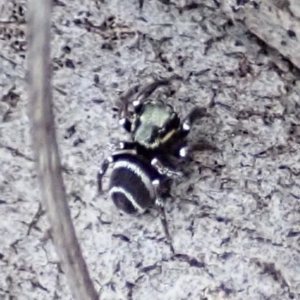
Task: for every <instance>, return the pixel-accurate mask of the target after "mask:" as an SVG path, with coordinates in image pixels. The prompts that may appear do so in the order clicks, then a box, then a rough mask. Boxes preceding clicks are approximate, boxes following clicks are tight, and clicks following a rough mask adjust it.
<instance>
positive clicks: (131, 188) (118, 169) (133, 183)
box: [109, 154, 157, 214]
mask: <svg viewBox="0 0 300 300" xmlns="http://www.w3.org/2000/svg"><path fill="white" fill-rule="evenodd" d="M155 177H157V172H156V171H155V170H154V168H152V166H151V165H149V164H146V163H145V162H144V161H142V160H141V159H140V158H139V157H137V156H133V155H128V154H126V155H125V154H124V155H121V156H119V157H118V158H117V160H116V161H115V163H114V166H113V171H112V174H111V177H110V184H109V194H110V197H111V198H112V200H113V202H114V203H115V205H116V206H117V207H118V208H119V209H121V210H122V211H124V212H126V213H130V214H132V213H142V212H144V211H145V210H146V209H148V208H150V207H151V206H153V205H154V203H155V198H156V194H155V190H154V187H153V185H152V180H153V179H154V178H155Z"/></svg>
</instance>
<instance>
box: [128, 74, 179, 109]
mask: <svg viewBox="0 0 300 300" xmlns="http://www.w3.org/2000/svg"><path fill="white" fill-rule="evenodd" d="M172 80H182V77H181V76H179V75H172V76H170V77H168V78H161V79H155V80H154V81H153V82H151V83H149V84H147V85H145V86H144V87H143V88H142V89H141V90H140V91H139V92H138V94H137V97H136V99H137V100H135V101H133V106H134V108H135V110H136V111H137V110H138V109H139V107H140V105H141V104H142V103H143V102H144V101H145V100H146V99H147V98H148V97H149V96H150V95H151V94H152V93H153V92H154V91H155V90H156V89H157V88H159V87H161V86H165V85H168V84H170V82H171V81H172Z"/></svg>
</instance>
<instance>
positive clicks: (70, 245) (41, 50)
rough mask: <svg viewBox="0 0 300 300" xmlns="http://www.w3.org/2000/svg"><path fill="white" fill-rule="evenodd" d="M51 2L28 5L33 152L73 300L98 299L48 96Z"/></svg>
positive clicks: (39, 0)
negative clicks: (65, 181)
mask: <svg viewBox="0 0 300 300" xmlns="http://www.w3.org/2000/svg"><path fill="white" fill-rule="evenodd" d="M51 2H52V1H51V0H29V1H28V42H29V53H28V78H29V99H30V102H31V105H30V119H31V122H32V138H33V148H34V151H35V155H36V158H37V171H38V175H39V183H40V188H41V190H42V198H43V203H44V204H45V207H46V209H47V214H48V217H49V220H50V224H51V229H52V230H51V232H52V237H53V241H54V244H55V247H56V251H57V253H58V255H59V258H60V260H61V262H62V266H63V269H64V271H65V274H66V277H67V281H68V283H69V287H70V290H71V292H72V294H73V297H74V299H78V300H79V299H80V300H83V299H84V300H89V299H93V300H96V299H98V296H97V293H96V291H95V288H94V286H93V283H92V281H91V278H90V275H89V273H88V269H87V266H86V264H85V261H84V259H83V256H82V253H81V249H80V246H79V243H78V240H77V238H76V233H75V229H74V226H73V223H72V220H71V216H70V210H69V207H68V205H67V202H66V192H65V187H64V184H63V178H62V174H61V167H60V158H59V155H58V147H57V143H56V136H55V130H54V119H53V112H52V93H51V60H50V41H51V34H50V26H51V9H52V7H51Z"/></svg>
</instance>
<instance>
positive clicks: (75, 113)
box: [0, 0, 300, 300]
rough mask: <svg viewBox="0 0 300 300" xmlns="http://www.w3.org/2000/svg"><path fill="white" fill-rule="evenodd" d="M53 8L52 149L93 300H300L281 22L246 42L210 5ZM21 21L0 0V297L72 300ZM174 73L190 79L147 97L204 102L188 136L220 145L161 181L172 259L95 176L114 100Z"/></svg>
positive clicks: (291, 116) (295, 102) (159, 238)
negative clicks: (30, 110)
mask: <svg viewBox="0 0 300 300" xmlns="http://www.w3.org/2000/svg"><path fill="white" fill-rule="evenodd" d="M234 2H235V3H236V1H234ZM237 2H248V1H237ZM54 3H55V5H54V8H53V41H52V56H53V68H54V72H53V97H54V99H53V100H54V103H55V105H54V112H55V115H56V124H57V134H58V142H59V145H60V151H61V159H62V162H63V167H64V168H63V171H64V179H65V184H66V187H67V191H68V201H69V205H70V208H71V210H72V215H73V218H74V224H75V227H76V230H77V234H78V237H79V239H80V242H81V244H82V249H83V252H84V256H85V257H86V261H87V264H88V266H89V269H90V272H91V276H92V278H93V279H94V281H95V286H96V288H97V290H98V291H99V294H100V297H101V299H105V300H108V299H112V300H117V299H136V300H139V299H164V300H166V299H170V300H171V299H172V300H173V299H174V300H175V299H176V300H177V299H209V300H210V299H214V300H215V299H217V300H218V299H231V300H237V299H272V300H275V299H278V300H279V299H280V300H285V299H300V274H299V268H300V259H299V257H300V256H299V251H300V247H299V235H300V228H299V221H300V214H299V212H300V206H299V199H300V185H299V175H300V164H299V160H300V154H299V143H300V114H299V104H300V98H299V87H300V81H299V72H298V70H297V69H296V68H295V66H296V67H297V64H296V63H295V61H292V56H293V55H292V54H291V56H290V58H291V61H292V64H291V63H290V62H289V61H288V60H287V59H286V58H285V59H282V57H281V55H280V54H283V53H282V50H281V48H280V47H279V46H278V47H277V46H276V45H277V44H280V42H279V41H277V42H276V38H273V35H272V34H273V32H274V36H275V37H276V36H277V34H278V28H277V27H276V26H274V28H273V31H272V30H271V33H269V34H270V36H272V38H271V40H272V41H275V42H274V43H275V44H272V43H268V42H267V41H265V40H264V38H261V37H260V39H257V36H258V34H257V33H255V32H253V31H251V29H249V23H247V22H245V24H244V23H243V22H237V21H236V18H235V17H234V13H233V12H232V15H231V17H230V18H229V14H228V12H229V10H228V7H227V8H226V5H224V4H222V5H218V2H217V1H210V0H207V1H178V2H176V3H177V4H176V5H175V4H174V3H175V1H174V2H172V1H159V0H152V1H144V3H143V1H136V0H130V1H120V0H111V1H96V0H95V1H91V0H89V1H87V0H74V1H64V0H57V1H54ZM228 3H230V1H228ZM141 4H143V5H141ZM272 5H273V4H272ZM140 6H142V8H141V7H140ZM229 7H230V6H229ZM292 7H297V3H295V1H294V2H293V1H291V2H290V6H288V7H287V8H289V9H291V8H292ZM287 8H286V9H283V10H282V11H283V13H288V10H287ZM230 9H231V10H232V7H230ZM245 10H246V9H245ZM263 11H264V10H262V12H261V11H260V10H259V9H258V10H257V15H256V18H258V19H259V18H260V17H261V18H263V17H265V15H263ZM25 12H26V6H25V1H19V0H18V1H2V2H0V49H1V51H0V70H1V72H0V87H1V88H0V100H1V102H0V103H1V105H0V112H1V114H0V121H1V123H0V170H1V171H0V191H1V192H0V213H1V226H0V299H21V300H23V299H24V300H27V299H37V300H39V299H43V300H48V299H49V300H50V299H63V300H68V299H71V296H70V291H69V289H68V287H67V286H66V280H65V277H64V274H63V273H62V271H61V268H60V265H59V262H58V259H57V256H56V254H55V251H54V248H53V245H52V243H51V240H50V239H49V224H48V220H47V217H46V214H45V211H44V208H43V207H42V206H41V205H40V204H39V203H40V200H41V199H40V196H39V191H38V187H37V180H36V174H35V170H34V160H33V155H32V151H31V147H30V144H31V141H30V131H29V126H30V122H29V121H30V120H29V119H28V116H27V103H28V99H27V94H26V83H25V71H26V61H25V55H26V42H25V29H26V28H25ZM246 13H247V12H246ZM230 14H231V13H230ZM298 14H299V12H298ZM293 18H294V19H293V22H295V24H296V25H297V26H299V24H298V22H299V21H298V19H297V11H294V17H293ZM258 28H259V26H258ZM259 30H260V32H261V31H263V28H259ZM267 30H269V28H267ZM280 30H281V29H280ZM292 38H293V37H292ZM262 40H263V42H262ZM293 45H297V36H296V38H295V37H294V40H293ZM269 46H272V48H269ZM295 47H297V46H294V47H293V49H291V46H290V44H288V45H287V48H288V51H295V49H294V48H295ZM296 49H297V48H296ZM297 54H298V55H299V51H298V53H297ZM172 74H178V75H181V76H183V77H184V78H185V79H186V80H185V81H184V82H174V83H173V84H172V86H171V87H170V88H166V89H163V88H162V89H160V90H159V91H157V92H161V93H165V94H166V96H165V97H166V101H167V102H170V103H171V104H172V105H174V107H176V109H177V110H178V111H179V113H180V114H181V115H182V116H184V115H185V114H186V113H187V112H188V111H189V110H190V109H191V108H192V107H193V106H194V105H201V106H205V107H207V108H208V110H209V116H207V117H205V118H204V119H202V120H201V121H200V122H199V124H198V125H197V126H196V128H195V130H194V131H193V134H192V135H191V138H204V139H206V140H208V141H209V142H210V143H211V144H212V145H215V146H216V147H217V148H218V149H219V151H201V152H198V153H195V155H194V161H193V163H191V164H190V165H189V166H188V167H187V170H188V171H189V177H188V179H187V180H179V181H178V182H175V183H174V185H173V187H172V196H173V197H172V199H168V200H167V203H166V211H167V217H168V224H169V227H170V231H171V235H172V238H173V245H174V248H175V252H176V254H175V255H173V254H172V253H171V252H170V249H169V247H168V245H167V244H166V242H165V239H164V234H163V231H162V228H161V224H160V221H159V218H158V217H156V215H155V213H153V214H151V215H145V216H141V217H139V218H132V217H128V216H121V215H120V214H119V213H118V212H117V210H116V209H115V207H114V206H113V204H112V203H111V202H110V201H109V200H108V199H107V195H106V194H104V195H101V196H98V195H97V193H96V180H95V178H96V173H97V171H98V169H99V166H100V164H101V162H102V161H103V159H104V158H105V157H106V156H107V155H109V150H108V148H107V145H108V144H109V142H110V141H112V140H114V139H119V138H122V137H123V135H124V132H123V131H122V130H121V129H120V128H119V126H118V123H117V116H116V113H115V111H114V107H115V105H116V101H117V99H118V97H119V95H120V93H121V92H123V91H126V90H128V89H129V88H130V87H131V86H133V85H134V84H137V83H139V84H145V83H146V82H148V81H149V80H151V79H152V78H153V76H163V77H167V76H170V75H172ZM108 175H109V174H108ZM107 179H108V176H107V177H106V178H105V186H107Z"/></svg>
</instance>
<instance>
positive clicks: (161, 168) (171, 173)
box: [151, 157, 183, 178]
mask: <svg viewBox="0 0 300 300" xmlns="http://www.w3.org/2000/svg"><path fill="white" fill-rule="evenodd" d="M151 165H152V166H153V167H154V168H155V169H156V170H157V172H158V173H160V174H161V175H165V176H167V177H170V178H177V177H182V176H183V173H182V172H180V171H176V170H175V168H173V167H171V166H166V165H164V164H163V163H162V161H161V160H160V159H158V158H157V157H155V158H153V159H152V160H151Z"/></svg>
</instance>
